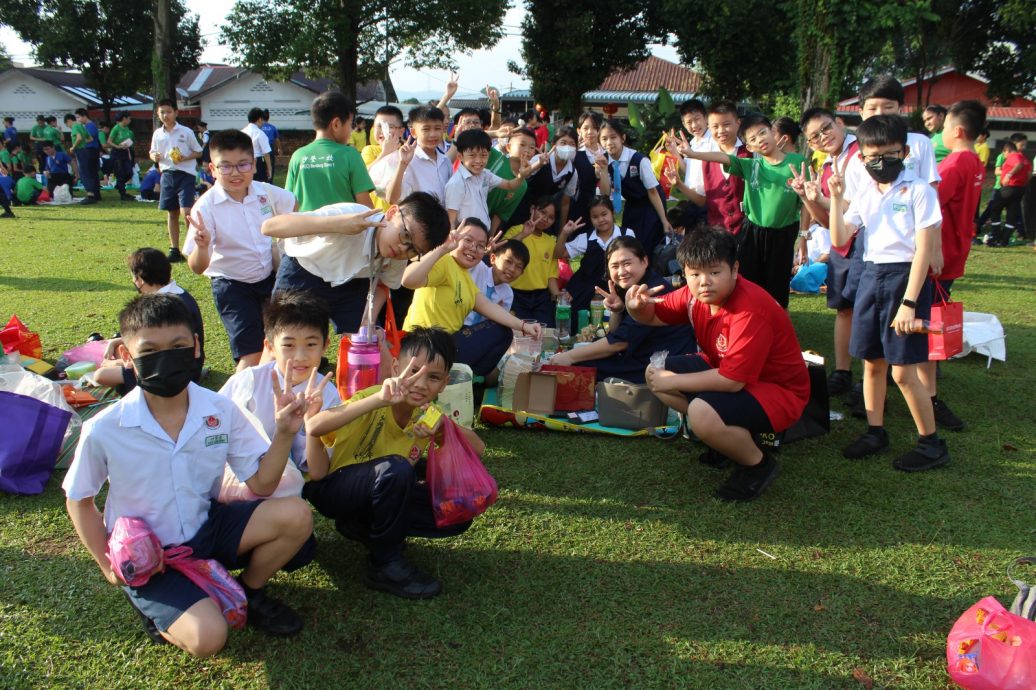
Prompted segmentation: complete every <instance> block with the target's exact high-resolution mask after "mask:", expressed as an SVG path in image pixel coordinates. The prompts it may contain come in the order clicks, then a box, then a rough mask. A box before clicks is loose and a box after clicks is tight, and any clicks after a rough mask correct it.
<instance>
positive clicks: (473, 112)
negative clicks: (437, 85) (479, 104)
mask: <svg viewBox="0 0 1036 690" xmlns="http://www.w3.org/2000/svg"><path fill="white" fill-rule="evenodd" d="M465 115H477V116H478V121H479V122H480V123H481V124H482V126H485V124H486V123H485V122H484V121H483V120H482V113H480V112H479V111H478V109H477V108H461V109H460V110H459V111H457V114H456V115H454V116H453V124H457V123H458V122H460V119H461V118H462V117H464V116H465Z"/></svg>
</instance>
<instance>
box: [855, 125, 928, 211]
mask: <svg viewBox="0 0 1036 690" xmlns="http://www.w3.org/2000/svg"><path fill="white" fill-rule="evenodd" d="M907 146H909V147H910V153H909V154H907V157H906V158H904V159H903V167H905V168H906V169H907V170H909V171H910V173H911V174H912V175H913V177H914V179H916V180H921V181H922V182H928V183H931V182H939V181H940V180H941V179H942V178H941V177H939V168H938V166H936V164H935V151H934V150H933V149H932V140H931V139H929V138H928V137H926V136H925V135H923V134H918V133H917V132H909V133H907ZM861 153H862V151H861ZM870 182H871V176H870V174H869V173H868V172H867V166H866V165H864V164H863V161H862V160H860V157H859V156H853V158H852V160H851V161H849V167H848V168H846V171H845V198H846V199H848V200H849V201H852V200H853V199H855V198H856V197H855V195H856V194H858V193H859V189H860V187H861V186H866V185H868V184H869V183H870Z"/></svg>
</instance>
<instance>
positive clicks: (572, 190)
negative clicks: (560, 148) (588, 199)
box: [529, 151, 579, 199]
mask: <svg viewBox="0 0 1036 690" xmlns="http://www.w3.org/2000/svg"><path fill="white" fill-rule="evenodd" d="M576 155H577V156H578V155H579V152H578V151H576ZM541 157H542V156H538V155H537V156H533V157H532V158H531V159H529V165H535V164H536V163H537V162H538V161H539V159H540V158H541ZM555 162H560V161H558V157H557V153H556V152H555V153H554V154H552V155H551V157H550V160H548V161H547V163H546V166H547V167H548V168H549V169H550V178H551V179H552V180H553V181H554V182H557V181H558V180H560V179H561V178H562V177H564V176H565V175H567V174H568V172H569V171H570V170H571V171H572V177H571V178H570V179H569V181H568V182H567V183H566V184H565V188H564V189H562V190H561V191H562V193H564V195H565V196H567V197H569V198H570V199H574V198H575V197H576V194H578V193H579V173H578V172H577V171H576V170H573V167H572V166H573V162H572V161H565V164H564V165H563V166H561V170H557V171H556V170H555V169H554V163H555Z"/></svg>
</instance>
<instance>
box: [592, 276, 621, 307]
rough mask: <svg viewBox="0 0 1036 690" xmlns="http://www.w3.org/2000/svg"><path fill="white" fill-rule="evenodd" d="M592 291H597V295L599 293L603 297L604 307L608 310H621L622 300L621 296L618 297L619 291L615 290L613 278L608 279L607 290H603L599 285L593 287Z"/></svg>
mask: <svg viewBox="0 0 1036 690" xmlns="http://www.w3.org/2000/svg"><path fill="white" fill-rule="evenodd" d="M594 291H595V292H597V294H598V295H600V296H601V297H603V298H604V308H605V309H607V310H608V311H612V312H615V311H622V307H623V301H622V298H621V297H619V293H618V292H616V291H615V281H614V280H609V281H608V292H605V291H604V289H603V288H601V287H600V286H597V287H595V288H594Z"/></svg>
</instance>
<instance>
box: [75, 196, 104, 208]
mask: <svg viewBox="0 0 1036 690" xmlns="http://www.w3.org/2000/svg"><path fill="white" fill-rule="evenodd" d="M98 201H100V199H96V198H94V197H92V196H88V197H84V198H83V200H82V201H80V202H79V205H80V206H89V205H90V204H96V203H97V202H98Z"/></svg>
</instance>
